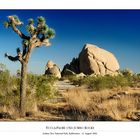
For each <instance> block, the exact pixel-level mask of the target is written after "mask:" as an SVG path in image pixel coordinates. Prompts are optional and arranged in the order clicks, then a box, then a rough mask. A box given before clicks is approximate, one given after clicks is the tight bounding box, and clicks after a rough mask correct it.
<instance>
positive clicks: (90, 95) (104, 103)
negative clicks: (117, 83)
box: [63, 88, 140, 121]
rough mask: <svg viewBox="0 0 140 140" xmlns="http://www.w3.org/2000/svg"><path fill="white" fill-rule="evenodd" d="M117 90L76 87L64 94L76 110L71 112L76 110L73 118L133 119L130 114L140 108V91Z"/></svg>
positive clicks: (71, 106) (101, 119)
mask: <svg viewBox="0 0 140 140" xmlns="http://www.w3.org/2000/svg"><path fill="white" fill-rule="evenodd" d="M119 90H120V89H119ZM117 91H118V90H117V89H116V90H115V89H113V90H102V91H94V92H88V91H87V90H84V89H82V88H75V89H71V90H68V91H67V92H66V93H63V96H64V98H65V99H66V102H67V103H68V104H69V106H70V108H71V109H72V110H74V111H71V112H70V113H72V112H75V113H72V115H71V117H72V118H71V119H72V120H73V119H74V120H76V119H78V120H100V121H113V120H114V121H124V120H132V118H130V116H131V115H130V114H132V113H133V112H136V111H139V110H140V103H139V101H140V92H139V93H133V94H132V93H128V92H126V93H125V92H117Z"/></svg>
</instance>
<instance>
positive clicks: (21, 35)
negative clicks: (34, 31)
mask: <svg viewBox="0 0 140 140" xmlns="http://www.w3.org/2000/svg"><path fill="white" fill-rule="evenodd" d="M11 27H12V29H13V31H14V32H16V33H17V34H18V35H19V36H20V37H21V38H22V39H27V40H29V39H30V37H29V36H26V35H24V34H23V33H22V32H21V31H20V30H19V29H18V28H17V27H16V25H15V24H14V23H12V26H11Z"/></svg>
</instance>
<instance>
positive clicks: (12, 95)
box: [0, 64, 56, 112]
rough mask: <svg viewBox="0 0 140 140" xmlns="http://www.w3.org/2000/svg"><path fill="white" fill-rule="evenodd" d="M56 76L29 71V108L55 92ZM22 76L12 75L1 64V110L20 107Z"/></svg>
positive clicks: (27, 105) (27, 98)
mask: <svg viewBox="0 0 140 140" xmlns="http://www.w3.org/2000/svg"><path fill="white" fill-rule="evenodd" d="M55 80H56V78H55V77H53V76H42V75H36V74H32V73H29V74H28V76H27V82H28V84H27V96H26V100H27V102H26V103H27V104H26V108H27V110H29V109H31V108H33V106H35V105H36V104H37V103H38V102H43V101H45V100H46V99H47V98H51V97H52V96H53V95H54V94H55V89H54V88H53V84H54V82H55ZM19 97H20V77H19V75H10V72H9V71H8V70H7V69H6V66H5V65H3V64H0V112H1V111H3V110H4V111H5V108H6V111H8V112H10V110H16V111H17V112H18V109H19Z"/></svg>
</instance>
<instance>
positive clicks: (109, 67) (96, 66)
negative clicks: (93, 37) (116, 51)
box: [62, 44, 119, 75]
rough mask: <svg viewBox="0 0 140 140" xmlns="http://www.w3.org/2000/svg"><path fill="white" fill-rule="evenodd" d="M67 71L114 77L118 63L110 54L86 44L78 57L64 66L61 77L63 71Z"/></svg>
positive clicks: (63, 73)
mask: <svg viewBox="0 0 140 140" xmlns="http://www.w3.org/2000/svg"><path fill="white" fill-rule="evenodd" d="M68 70H70V71H72V72H74V73H75V74H79V73H84V74H86V75H91V74H95V75H106V74H109V75H114V74H117V73H118V70H119V63H118V61H117V59H116V58H115V56H114V55H113V54H112V53H111V52H109V51H106V50H104V49H102V48H99V47H97V46H95V45H92V44H86V45H85V46H84V47H83V49H82V51H81V52H80V54H79V57H78V58H74V59H73V60H72V62H71V63H70V64H66V65H65V66H64V68H63V71H62V75H65V71H68Z"/></svg>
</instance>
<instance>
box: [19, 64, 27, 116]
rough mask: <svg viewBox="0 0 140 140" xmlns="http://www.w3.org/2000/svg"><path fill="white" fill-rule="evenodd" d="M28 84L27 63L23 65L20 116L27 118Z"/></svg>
mask: <svg viewBox="0 0 140 140" xmlns="http://www.w3.org/2000/svg"><path fill="white" fill-rule="evenodd" d="M26 82H27V63H26V62H23V63H22V64H21V81H20V115H21V117H24V116H25V112H26V109H25V106H26V104H25V103H26V102H25V101H26V86H27V85H26Z"/></svg>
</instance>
